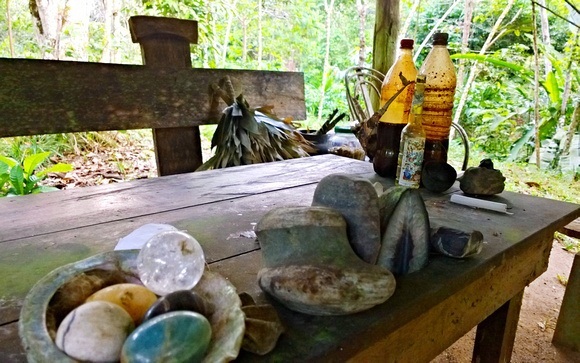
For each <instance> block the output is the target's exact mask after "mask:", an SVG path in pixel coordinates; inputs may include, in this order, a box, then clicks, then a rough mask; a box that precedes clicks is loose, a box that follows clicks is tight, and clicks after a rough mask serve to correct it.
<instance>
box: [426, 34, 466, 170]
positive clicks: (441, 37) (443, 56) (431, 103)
mask: <svg viewBox="0 0 580 363" xmlns="http://www.w3.org/2000/svg"><path fill="white" fill-rule="evenodd" d="M448 38H449V35H448V34H447V33H435V34H434V35H433V49H431V51H430V52H429V54H428V55H427V58H425V61H424V62H423V65H422V66H421V70H420V71H419V72H420V73H421V74H424V75H425V76H427V83H426V84H425V101H424V103H423V128H424V129H425V133H426V135H427V140H426V142H425V157H424V159H425V162H428V161H439V162H447V149H448V147H449V130H450V128H451V120H452V115H453V97H454V95H455V87H456V84H457V77H456V75H455V66H454V65H453V62H452V61H451V58H450V57H449V50H448V49H447V40H448Z"/></svg>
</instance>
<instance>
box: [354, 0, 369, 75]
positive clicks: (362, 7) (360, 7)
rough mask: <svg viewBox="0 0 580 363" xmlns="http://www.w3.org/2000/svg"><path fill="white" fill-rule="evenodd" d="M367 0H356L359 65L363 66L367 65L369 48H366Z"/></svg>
mask: <svg viewBox="0 0 580 363" xmlns="http://www.w3.org/2000/svg"><path fill="white" fill-rule="evenodd" d="M365 1H366V0H356V9H357V13H358V39H359V51H358V66H359V67H362V66H364V65H365V61H366V57H367V54H366V53H367V50H366V37H365V24H366V17H367V4H366V3H365Z"/></svg>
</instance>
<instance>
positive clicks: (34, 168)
mask: <svg viewBox="0 0 580 363" xmlns="http://www.w3.org/2000/svg"><path fill="white" fill-rule="evenodd" d="M50 154H51V153H50V152H49V151H47V152H41V153H37V154H34V153H33V154H30V155H28V156H26V157H25V158H24V159H23V160H22V162H18V161H17V160H16V159H13V158H10V157H6V156H2V155H0V196H16V195H26V194H36V193H42V192H47V191H52V190H56V188H54V187H47V186H43V185H39V182H40V181H42V180H43V179H44V178H46V176H47V175H48V173H63V172H67V171H71V170H72V169H73V168H72V165H70V164H63V163H58V164H53V165H50V166H48V167H46V168H43V169H39V168H40V167H41V166H42V164H43V163H44V161H46V159H47V158H48V157H49V156H50Z"/></svg>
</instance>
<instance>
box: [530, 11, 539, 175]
mask: <svg viewBox="0 0 580 363" xmlns="http://www.w3.org/2000/svg"><path fill="white" fill-rule="evenodd" d="M532 30H533V35H534V36H533V46H534V65H535V67H534V125H535V130H534V131H535V132H534V134H535V135H534V137H535V139H536V140H535V146H536V166H537V167H538V169H539V168H540V76H539V73H540V69H539V68H540V60H539V56H538V32H537V27H536V2H535V1H532Z"/></svg>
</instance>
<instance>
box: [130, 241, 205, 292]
mask: <svg viewBox="0 0 580 363" xmlns="http://www.w3.org/2000/svg"><path fill="white" fill-rule="evenodd" d="M204 268H205V257H204V254H203V249H202V248H201V246H200V245H199V242H197V240H196V239H195V238H193V237H192V236H190V235H189V234H187V233H185V232H182V231H167V232H161V233H159V234H156V235H155V236H153V237H152V238H151V239H150V240H149V241H147V243H145V245H144V246H143V248H142V249H141V251H140V252H139V256H138V257H137V270H138V271H139V277H140V278H141V281H142V282H143V284H144V285H145V286H147V288H149V289H150V290H151V291H153V292H154V293H156V294H157V295H167V294H169V293H170V292H173V291H178V290H189V289H192V288H193V287H194V286H195V285H196V284H197V283H198V282H199V279H200V278H201V276H202V275H203V270H204Z"/></svg>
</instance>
